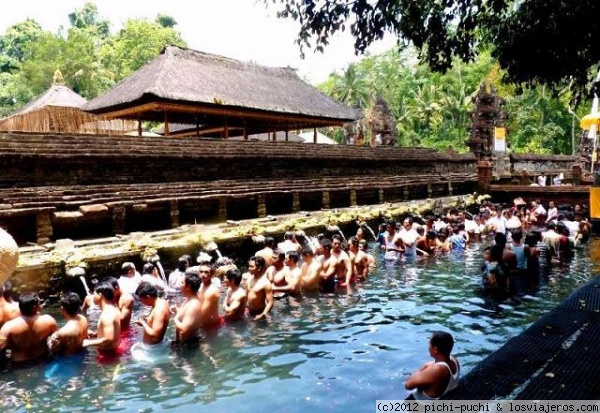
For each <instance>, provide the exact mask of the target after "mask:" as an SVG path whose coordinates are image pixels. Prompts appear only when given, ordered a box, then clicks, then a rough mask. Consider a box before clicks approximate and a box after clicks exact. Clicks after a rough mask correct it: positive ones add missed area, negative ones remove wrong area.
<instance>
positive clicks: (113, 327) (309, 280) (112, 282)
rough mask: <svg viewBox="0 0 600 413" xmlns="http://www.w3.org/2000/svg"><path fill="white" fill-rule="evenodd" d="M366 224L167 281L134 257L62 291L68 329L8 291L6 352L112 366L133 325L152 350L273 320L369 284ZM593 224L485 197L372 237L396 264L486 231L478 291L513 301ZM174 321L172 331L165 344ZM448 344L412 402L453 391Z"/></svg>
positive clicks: (0, 305)
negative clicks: (91, 281) (287, 309)
mask: <svg viewBox="0 0 600 413" xmlns="http://www.w3.org/2000/svg"><path fill="white" fill-rule="evenodd" d="M366 228H367V227H366V226H365V225H359V228H358V231H357V232H356V234H355V235H354V236H352V237H350V238H348V239H347V240H346V239H345V238H344V236H343V234H342V233H341V231H339V233H337V234H333V235H331V236H325V235H320V236H318V237H317V238H316V239H314V240H312V241H311V239H310V238H308V237H306V236H304V235H303V234H300V233H294V232H287V233H286V234H285V235H284V239H283V240H282V241H281V242H280V243H278V244H275V240H274V239H273V238H272V237H264V236H258V237H256V242H257V244H259V245H258V246H257V250H256V252H255V253H254V255H253V256H252V257H251V258H250V259H249V260H248V262H247V271H246V272H242V271H241V270H240V269H239V268H238V267H237V266H236V265H235V264H234V263H233V262H232V261H231V260H227V259H226V258H225V259H223V258H221V259H219V260H215V259H213V257H212V256H211V255H209V254H206V253H201V254H200V255H199V256H198V258H197V260H196V262H192V261H193V259H192V257H191V256H189V255H184V256H182V257H180V258H179V259H178V261H177V268H176V269H175V270H174V271H172V272H171V273H170V274H169V276H168V277H161V275H160V272H159V268H158V266H157V265H155V264H154V263H146V264H145V265H144V267H143V269H142V273H143V274H140V273H138V272H137V270H136V267H135V265H134V264H133V263H131V262H126V263H124V264H123V265H122V272H121V274H120V277H119V278H115V277H107V278H105V279H103V280H101V282H99V283H98V284H97V285H96V286H95V288H94V289H93V292H92V293H90V294H89V295H87V296H86V297H83V299H81V297H80V296H79V295H78V294H77V293H73V292H67V293H65V294H63V296H62V297H61V299H60V312H61V315H62V317H63V318H64V320H65V323H64V325H62V326H59V325H58V323H57V321H56V320H55V319H54V318H53V317H52V316H50V315H47V314H41V309H42V307H41V303H40V299H39V297H38V295H37V294H35V293H26V294H22V295H21V296H20V298H19V300H18V302H15V301H12V300H11V298H10V297H11V294H10V293H8V294H6V293H7V291H6V288H5V286H2V287H0V290H1V291H0V293H3V294H0V327H1V328H0V351H1V352H2V355H3V357H4V358H5V359H8V360H9V361H10V362H11V363H15V364H18V363H23V362H30V361H34V360H39V359H40V358H44V357H48V356H51V355H70V354H75V353H78V352H81V351H82V350H83V349H84V348H96V349H97V353H98V358H99V360H100V361H102V360H107V361H110V360H112V359H114V357H118V356H119V355H121V354H123V353H125V352H127V351H130V349H131V346H132V345H133V344H134V343H133V342H134V341H135V336H136V334H137V332H136V331H135V329H133V328H132V325H136V326H138V327H139V329H138V331H140V330H141V343H142V344H143V345H144V346H146V347H148V348H151V347H152V346H157V345H161V344H164V343H166V342H170V341H172V342H174V343H190V342H191V343H193V342H197V340H199V339H200V338H201V337H202V336H205V335H207V334H210V333H211V332H214V331H215V330H216V329H218V328H219V326H221V325H222V324H224V323H227V322H230V323H235V322H239V321H241V320H244V319H250V320H255V321H257V320H261V319H265V318H267V317H268V316H269V313H270V312H271V311H272V309H273V307H274V306H275V305H276V301H278V300H280V299H283V298H286V297H288V299H292V300H293V299H295V298H299V297H300V295H301V294H306V293H309V294H310V293H312V294H318V293H323V294H329V293H333V292H335V291H336V290H338V289H350V288H352V286H353V285H354V284H356V283H362V282H365V281H367V280H368V277H369V272H370V271H371V270H372V269H373V268H374V267H375V265H376V259H375V257H374V255H373V254H371V253H370V252H369V250H368V247H369V244H368V242H367V240H366V239H365V236H366V233H367V232H366V231H365V229H366ZM590 230H591V226H590V223H589V222H588V221H587V219H586V211H584V210H583V209H582V208H581V207H580V206H577V205H576V206H575V207H573V208H571V207H570V206H569V207H568V208H567V207H566V206H561V207H557V206H555V205H554V204H553V203H552V202H550V203H549V205H548V206H547V208H546V207H544V206H543V205H542V204H541V203H540V202H539V200H533V201H532V202H531V203H530V204H529V205H528V204H527V203H525V202H524V201H523V200H521V199H518V200H515V202H514V204H513V205H510V206H502V205H494V204H485V205H483V206H482V207H481V208H480V209H479V211H476V213H469V212H467V211H465V210H459V209H455V208H453V209H450V210H449V211H447V212H446V213H444V214H432V215H430V216H427V217H425V218H421V217H416V216H406V217H404V219H403V220H402V221H401V225H398V224H397V223H396V222H395V221H393V220H389V221H386V222H385V223H384V224H382V225H381V226H380V227H379V232H378V234H376V236H375V237H376V240H375V241H376V245H377V246H379V248H380V249H381V251H382V256H383V261H384V262H385V264H386V265H397V264H398V263H401V262H408V263H410V262H411V261H414V260H417V259H426V258H427V257H434V256H436V255H439V254H445V253H460V252H462V251H464V250H465V249H466V248H468V246H469V244H470V243H472V242H475V241H478V240H481V239H482V238H483V237H487V239H490V240H491V239H493V242H489V244H490V245H489V246H488V247H486V248H485V250H484V257H482V262H483V265H482V288H483V290H484V291H485V292H486V294H490V295H491V296H492V297H493V298H494V299H497V300H505V299H508V298H510V297H519V296H522V295H524V294H527V293H528V292H530V291H533V290H534V289H535V288H536V286H537V284H538V283H539V280H540V279H543V277H545V276H546V275H547V274H548V271H549V268H550V266H551V265H553V264H554V263H561V262H565V261H567V260H568V259H569V257H570V255H571V253H572V250H573V247H574V246H575V245H577V243H580V242H584V241H585V240H586V239H587V238H588V237H589V234H590ZM374 235H375V234H374ZM297 237H298V238H299V239H300V241H299V240H298V239H297ZM301 241H303V242H301ZM173 291H176V292H179V293H180V294H181V296H182V297H183V301H182V302H181V304H180V305H179V306H177V305H174V304H171V303H170V302H169V300H168V299H167V298H165V296H166V295H165V294H164V293H165V292H173ZM136 303H139V304H137V305H143V306H146V307H148V309H149V314H148V315H147V316H145V317H142V318H138V319H135V320H132V314H133V308H134V305H136ZM90 309H95V311H98V312H99V315H98V317H97V322H96V324H95V325H94V326H93V328H90V326H89V325H88V320H87V318H86V316H85V315H84V314H86V312H87V311H90ZM170 324H172V325H173V327H174V336H173V337H172V338H170V339H168V340H167V338H166V334H167V329H168V326H169V325H170ZM448 336H449V337H448ZM452 345H453V340H452V336H451V335H449V334H448V333H441V332H440V333H439V334H438V333H436V334H434V335H433V336H432V338H431V343H430V354H431V355H432V357H434V360H435V361H434V362H432V363H428V364H426V365H425V366H423V368H422V369H420V370H419V371H417V372H415V373H414V374H413V375H411V377H410V378H409V379H408V380H407V381H406V388H407V389H416V390H417V391H416V392H415V397H416V398H437V397H440V396H441V395H443V394H444V393H445V392H446V391H447V390H449V389H451V388H453V387H454V385H455V382H456V380H457V379H458V374H459V370H460V369H459V365H458V361H457V360H455V359H454V358H451V357H450V352H451V350H452Z"/></svg>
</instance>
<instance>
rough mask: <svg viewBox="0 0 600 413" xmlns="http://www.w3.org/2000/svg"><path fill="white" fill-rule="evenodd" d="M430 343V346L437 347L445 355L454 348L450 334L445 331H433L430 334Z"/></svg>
mask: <svg viewBox="0 0 600 413" xmlns="http://www.w3.org/2000/svg"><path fill="white" fill-rule="evenodd" d="M430 343H431V346H432V347H435V348H437V349H438V350H439V351H440V353H442V354H443V355H444V356H446V357H450V353H452V348H454V339H453V338H452V334H450V333H447V332H445V331H434V332H433V334H432V335H431V339H430Z"/></svg>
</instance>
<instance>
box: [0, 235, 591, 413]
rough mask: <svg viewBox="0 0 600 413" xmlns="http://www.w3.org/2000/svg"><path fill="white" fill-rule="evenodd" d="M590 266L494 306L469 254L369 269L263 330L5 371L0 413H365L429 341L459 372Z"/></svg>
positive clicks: (476, 255) (476, 257)
mask: <svg viewBox="0 0 600 413" xmlns="http://www.w3.org/2000/svg"><path fill="white" fill-rule="evenodd" d="M599 256H600V241H599V240H594V241H593V242H592V243H591V244H590V245H589V246H585V247H584V248H583V249H582V250H579V251H577V253H576V257H575V259H574V261H573V263H571V264H570V266H569V267H566V268H563V269H559V268H555V269H553V271H552V274H551V279H550V281H549V282H548V283H545V284H543V285H542V286H541V289H540V291H539V292H538V293H537V294H535V296H534V297H533V299H532V300H528V301H525V302H524V303H522V304H520V305H517V306H504V305H503V306H501V307H498V306H496V305H494V304H493V303H487V302H486V301H484V300H483V299H482V298H481V297H480V296H479V295H478V293H477V292H476V290H477V285H478V282H479V277H480V272H479V267H480V265H481V246H479V245H477V246H475V247H474V248H472V249H470V250H468V251H467V252H466V253H465V254H463V255H458V256H454V255H449V256H444V257H439V258H437V259H427V260H423V261H419V262H417V263H414V264H404V265H400V266H399V267H397V268H385V267H384V265H383V264H382V263H381V262H380V264H379V266H378V269H377V270H376V271H375V272H374V273H373V274H372V276H371V278H370V280H369V282H368V283H366V284H365V285H364V286H361V287H358V288H357V289H355V290H354V291H352V292H350V293H348V294H337V295H334V296H313V297H304V298H303V299H302V301H301V302H292V301H277V302H276V303H275V307H274V310H273V313H272V315H271V317H270V319H269V320H268V321H266V322H258V323H256V322H245V323H240V324H236V325H227V326H224V327H223V328H221V329H220V330H219V331H218V332H217V333H216V334H215V335H214V336H211V337H207V338H206V339H205V340H204V341H203V342H202V343H201V344H200V345H198V346H196V347H195V348H190V349H180V350H177V351H174V350H172V349H170V348H169V347H165V348H163V349H161V350H159V351H158V352H157V353H158V354H157V355H155V356H153V357H154V358H155V361H154V362H145V361H136V360H135V359H133V358H132V357H131V356H124V357H122V358H121V359H120V360H119V361H118V362H117V363H116V364H111V365H99V364H98V363H97V361H96V353H95V352H93V351H90V352H89V353H86V354H85V355H84V356H83V359H82V360H72V361H70V360H64V359H63V360H57V361H55V362H53V363H50V362H49V363H45V364H41V365H37V366H33V367H28V368H21V369H18V370H11V369H5V370H4V371H2V372H0V394H1V395H2V396H1V401H0V411H2V412H13V411H15V412H54V411H60V412H95V411H114V412H160V411H170V412H191V411H194V412H197V411H200V412H203V411H206V412H250V411H253V412H258V411H261V412H263V411H267V412H271V411H272V412H308V411H315V412H343V411H348V412H359V411H361V412H362V411H374V406H375V400H377V399H397V398H404V397H405V396H406V394H407V393H406V391H405V390H404V380H405V379H406V378H407V377H408V375H409V374H410V373H411V372H412V371H413V370H415V369H416V368H418V367H419V366H420V365H421V364H422V363H424V362H426V361H429V360H428V353H427V342H428V337H429V335H430V333H431V331H433V330H436V329H444V330H448V331H451V332H452V333H453V335H454V337H455V340H456V345H455V354H456V355H457V356H458V358H459V359H460V360H461V362H462V365H463V372H467V371H468V370H470V369H471V368H473V367H474V366H475V365H476V364H477V363H478V362H479V361H481V360H482V359H483V358H484V357H485V356H486V355H488V354H490V353H491V352H493V351H494V350H495V349H497V348H499V347H500V346H501V345H503V344H504V343H505V342H506V341H507V339H508V338H510V337H513V336H514V335H517V334H519V333H520V332H521V331H522V330H523V329H524V328H526V327H527V326H528V325H530V324H531V323H532V322H534V321H535V320H537V319H538V318H539V317H540V316H541V315H542V314H544V313H545V312H546V311H548V310H549V309H550V308H553V307H554V306H555V305H556V304H557V303H558V302H560V301H561V300H563V299H564V298H565V297H566V296H567V295H568V294H569V293H570V292H571V291H573V290H574V289H575V288H576V287H577V286H579V285H582V284H583V283H585V282H586V281H587V280H588V279H590V278H591V277H593V276H594V275H595V274H597V273H598V269H599V268H598V265H599V264H600V257H599ZM177 300H179V297H175V298H174V301H177ZM147 311H148V309H147V308H136V312H137V313H138V314H135V315H134V317H137V316H138V315H141V314H143V313H145V312H147ZM92 318H93V317H92ZM59 322H61V323H62V320H59ZM138 333H139V332H138ZM168 335H169V336H172V326H171V327H170V330H169V332H168Z"/></svg>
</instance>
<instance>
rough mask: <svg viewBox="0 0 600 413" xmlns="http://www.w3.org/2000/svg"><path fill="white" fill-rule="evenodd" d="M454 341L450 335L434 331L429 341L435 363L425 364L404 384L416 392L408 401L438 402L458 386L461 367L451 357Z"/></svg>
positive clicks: (430, 351) (430, 352)
mask: <svg viewBox="0 0 600 413" xmlns="http://www.w3.org/2000/svg"><path fill="white" fill-rule="evenodd" d="M453 347H454V339H453V338H452V335H451V334H450V333H446V332H444V331H434V332H433V335H432V336H431V339H430V340H429V354H430V355H431V357H433V359H434V361H430V362H428V363H425V364H424V365H423V367H421V368H420V369H419V370H417V371H415V372H414V373H413V374H411V375H410V377H409V378H408V379H407V380H406V382H405V383H404V387H406V389H407V390H414V391H413V392H412V394H411V395H410V396H409V397H408V399H416V400H437V399H439V398H440V397H442V396H443V395H444V394H446V393H447V392H449V391H450V390H454V389H455V388H456V387H457V386H458V379H459V375H460V365H459V364H458V360H456V358H454V357H453V356H451V355H450V353H451V352H452V348H453Z"/></svg>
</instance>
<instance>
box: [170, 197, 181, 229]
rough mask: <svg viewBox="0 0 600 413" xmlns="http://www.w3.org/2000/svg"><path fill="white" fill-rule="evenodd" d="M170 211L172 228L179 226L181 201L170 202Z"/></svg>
mask: <svg viewBox="0 0 600 413" xmlns="http://www.w3.org/2000/svg"><path fill="white" fill-rule="evenodd" d="M169 212H170V215H171V228H178V227H179V202H177V200H173V201H171V202H169Z"/></svg>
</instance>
